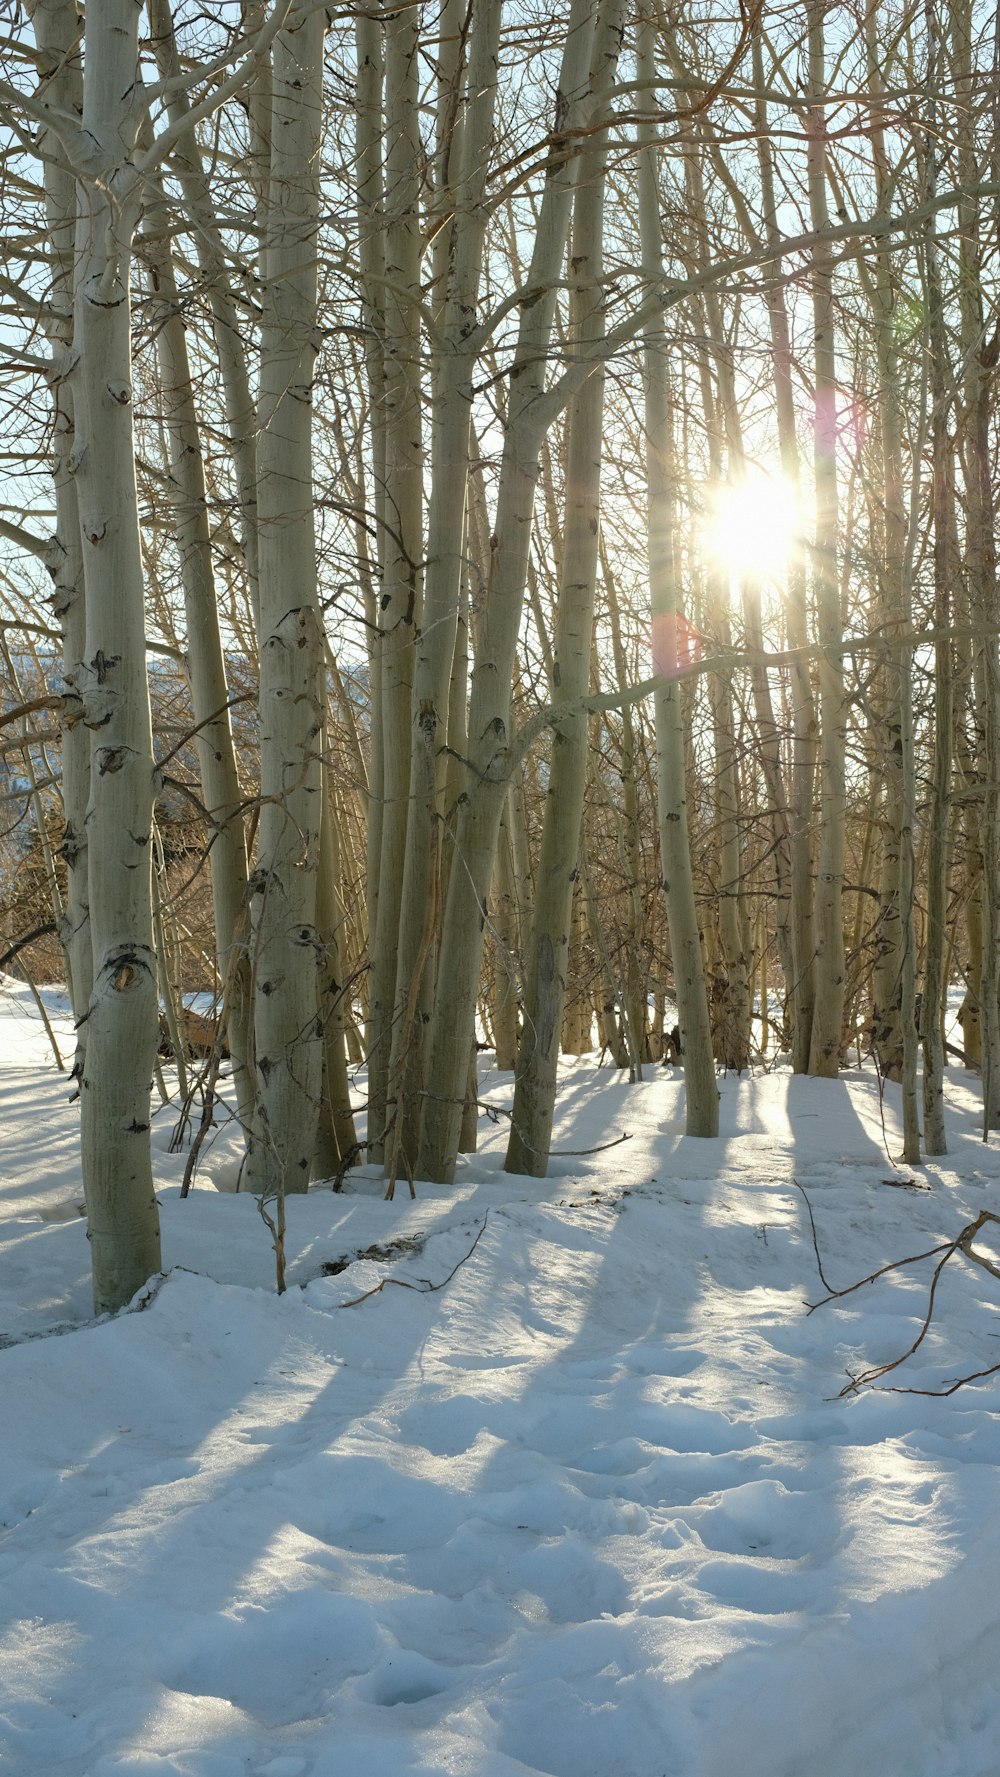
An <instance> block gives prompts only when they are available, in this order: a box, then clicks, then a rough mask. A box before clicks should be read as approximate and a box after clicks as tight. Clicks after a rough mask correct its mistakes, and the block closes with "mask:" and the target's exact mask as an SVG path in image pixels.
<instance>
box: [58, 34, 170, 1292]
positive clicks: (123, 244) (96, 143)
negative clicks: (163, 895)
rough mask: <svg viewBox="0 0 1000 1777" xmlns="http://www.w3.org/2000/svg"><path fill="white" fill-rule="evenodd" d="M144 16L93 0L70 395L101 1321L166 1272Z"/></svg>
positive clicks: (88, 1137)
mask: <svg viewBox="0 0 1000 1777" xmlns="http://www.w3.org/2000/svg"><path fill="white" fill-rule="evenodd" d="M138 25H139V13H138V8H137V7H136V6H135V4H134V0H91V3H90V5H89V6H88V9H87V41H86V55H85V64H84V84H83V143H85V144H86V149H85V150H84V149H83V147H81V155H82V154H83V152H86V154H87V160H86V164H85V165H84V166H83V168H82V172H83V176H82V177H81V178H80V179H79V181H78V214H77V263H76V314H75V327H74V359H75V363H74V368H73V371H72V388H73V403H74V414H75V420H76V442H75V446H74V453H73V454H74V461H75V463H76V477H77V495H78V499H79V506H80V524H81V534H82V539H83V563H84V583H85V587H86V606H87V624H86V642H85V646H84V657H83V660H82V661H81V662H80V664H79V667H78V669H77V684H78V686H79V688H80V690H81V692H82V696H83V705H84V720H85V722H86V724H87V726H88V728H89V729H90V730H91V732H92V735H93V751H92V761H91V771H92V777H91V800H90V807H89V809H88V813H87V824H88V837H89V866H90V924H91V934H92V939H93V955H94V986H93V993H92V996H91V1001H90V1010H89V1013H88V1015H87V1024H88V1029H87V1047H86V1055H85V1059H84V1066H83V1074H82V1080H81V1117H82V1155H83V1182H84V1193H85V1196H86V1202H87V1216H88V1221H89V1235H90V1248H91V1258H92V1262H93V1274H94V1306H95V1309H96V1310H97V1312H98V1313H102V1312H105V1311H108V1310H111V1311H113V1310H114V1309H117V1308H121V1307H122V1305H123V1304H124V1303H126V1302H127V1301H128V1300H129V1299H130V1297H131V1296H133V1295H134V1294H135V1291H136V1290H137V1289H139V1288H140V1287H141V1286H142V1284H144V1283H145V1282H146V1279H147V1278H148V1277H149V1276H150V1274H151V1273H152V1272H155V1271H158V1270H159V1267H160V1236H159V1219H158V1215H157V1209H156V1199H155V1197H154V1195H153V1174H152V1166H151V1161H150V1145H149V1121H150V1107H149V1095H150V1082H151V1080H152V1076H153V1062H154V1058H155V1054H156V1029H157V1025H156V956H155V952H154V947H153V927H152V912H151V889H150V858H151V849H152V848H151V844H150V839H151V831H152V815H153V749H152V736H151V731H150V714H149V692H148V687H147V683H146V633H145V606H144V596H143V595H144V587H143V574H142V557H141V553H140V543H139V511H138V502H137V498H136V485H135V442H134V436H133V426H132V366H131V337H130V305H129V279H130V270H131V255H132V240H133V235H134V231H135V225H136V222H137V220H138V214H139V183H138V179H137V176H136V172H135V165H134V153H135V143H136V124H137V112H136V109H135V95H136V82H137V78H138Z"/></svg>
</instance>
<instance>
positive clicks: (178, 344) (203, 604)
mask: <svg viewBox="0 0 1000 1777" xmlns="http://www.w3.org/2000/svg"><path fill="white" fill-rule="evenodd" d="M167 229H168V218H167V212H166V207H165V205H162V204H157V205H156V206H155V207H154V208H153V209H152V210H151V212H150V213H149V215H148V218H147V223H146V228H145V232H144V235H143V237H142V241H141V247H142V255H143V258H144V259H145V261H146V264H147V266H148V268H149V274H150V278H151V281H152V285H153V291H154V305H153V319H154V326H155V330H156V344H157V357H158V362H159V370H160V392H159V393H160V403H161V412H162V422H163V429H164V432H165V435H166V439H167V447H168V450H169V469H170V490H169V498H170V503H171V506H172V508H173V514H174V523H173V532H174V540H175V542H176V545H177V552H178V555H179V558H180V574H181V587H182V590H183V594H184V615H185V620H186V623H187V656H186V663H187V677H188V684H189V687H190V691H191V707H192V711H193V714H194V720H195V725H196V729H197V732H196V734H195V748H196V751H197V755H198V768H199V775H200V778H201V787H202V799H203V802H204V805H205V811H206V814H207V816H208V823H209V835H208V837H209V852H208V862H209V872H210V876H211V883H212V906H213V911H214V915H215V950H216V964H217V968H218V975H219V982H220V986H221V991H222V1018H223V1023H224V1027H225V1031H226V1035H227V1038H228V1041H229V1052H230V1055H231V1057H232V1064H233V1075H232V1078H233V1091H234V1094H235V1097H236V1108H237V1115H238V1116H239V1119H240V1123H241V1125H242V1127H243V1129H244V1130H245V1131H247V1132H249V1129H250V1125H251V1121H252V1117H253V1101H254V1092H253V1076H252V1072H251V1067H250V1058H251V1051H252V1017H253V1006H252V1000H251V987H250V958H249V944H248V936H249V931H248V921H249V909H248V906H247V850H246V835H245V833H244V829H243V815H242V809H241V802H242V797H241V792H240V781H239V774H238V771H237V767H236V752H235V748H234V746H233V731H232V725H231V723H230V719H229V708H228V701H229V687H228V684H227V679H226V663H225V658H224V655H223V651H222V635H221V631H220V629H219V611H218V604H217V600H216V588H215V575H214V571H213V567H212V545H211V531H210V525H209V517H208V503H207V498H206V492H205V470H204V464H203V461H202V453H201V433H200V428H199V424H198V414H197V411H196V408H195V402H194V385H193V382H192V378H191V365H190V362H189V359H188V350H187V334H186V329H185V326H184V322H183V320H182V318H181V315H182V311H181V303H180V297H179V294H178V290H177V280H176V277H175V274H174V266H173V259H172V255H171V252H170V244H169V234H168V232H167Z"/></svg>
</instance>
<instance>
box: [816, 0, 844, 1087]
mask: <svg viewBox="0 0 1000 1777" xmlns="http://www.w3.org/2000/svg"><path fill="white" fill-rule="evenodd" d="M825 10H826V0H809V82H810V91H811V95H812V96H813V98H814V99H816V100H817V103H816V104H815V105H814V107H813V109H812V111H811V113H810V116H809V125H808V128H809V140H808V150H807V152H808V174H809V209H810V219H811V222H812V227H813V230H814V231H815V232H816V234H817V235H818V236H820V240H819V242H818V245H817V246H816V247H815V248H814V251H813V266H812V306H813V328H814V363H815V405H814V417H813V441H814V454H813V474H814V479H815V485H816V530H815V543H814V547H813V583H814V587H815V593H816V611H817V628H818V632H819V641H820V645H821V648H822V650H823V651H822V653H821V655H820V663H819V685H820V758H819V768H820V785H819V826H820V845H819V859H818V864H817V880H816V1003H815V1008H814V1012H813V1027H812V1038H811V1042H810V1049H809V1072H810V1073H811V1074H819V1075H823V1076H827V1077H829V1078H836V1075H837V1072H838V1069H839V1067H840V1042H841V1028H842V1025H843V1020H844V974H845V961H844V920H843V893H844V842H845V828H846V820H847V795H846V789H845V779H844V723H845V721H846V712H845V707H844V666H843V660H842V658H841V654H840V643H841V639H842V636H843V623H842V617H841V597H840V576H839V572H838V541H839V536H838V531H839V507H838V499H837V353H836V340H835V334H834V318H833V266H832V253H831V249H830V247H829V245H828V243H827V242H826V241H825V240H823V238H822V237H823V236H824V235H825V233H826V231H827V230H828V227H829V213H828V207H827V196H826V116H825V110H824V107H823V105H822V103H820V102H818V101H820V100H821V99H822V97H823V94H824V92H825V90H826V53H825V35H824V13H825Z"/></svg>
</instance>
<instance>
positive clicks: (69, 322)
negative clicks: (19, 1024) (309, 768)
mask: <svg viewBox="0 0 1000 1777" xmlns="http://www.w3.org/2000/svg"><path fill="white" fill-rule="evenodd" d="M27 10H28V13H29V16H30V18H31V23H32V28H33V30H34V35H35V43H36V45H37V47H38V50H39V53H40V54H41V56H42V58H43V61H42V67H43V70H44V71H45V72H44V75H43V80H42V83H41V84H40V86H39V90H38V94H37V97H38V99H39V100H40V101H41V102H42V103H44V104H51V105H52V106H53V107H54V108H55V109H56V110H58V111H62V112H64V113H66V114H67V115H69V116H76V115H78V114H79V113H80V111H81V109H82V105H83V71H82V62H81V55H80V48H81V34H82V30H83V21H82V18H81V16H80V13H79V11H78V8H77V5H76V0H31V4H29V6H28V8H27ZM39 148H40V149H41V151H42V153H43V154H44V155H45V159H44V163H43V164H44V177H45V212H46V220H47V223H48V228H49V238H50V246H51V252H52V256H53V262H54V263H53V275H52V282H51V288H50V292H49V300H48V316H49V320H48V325H47V331H48V336H49V340H50V343H51V349H52V368H51V375H50V382H51V388H52V406H53V427H52V445H53V449H52V458H53V484H54V491H55V505H56V523H55V535H54V537H53V540H52V545H51V549H50V551H49V554H48V557H47V561H46V565H47V567H48V570H49V573H50V574H51V577H52V610H53V614H54V616H55V618H56V621H57V623H58V624H59V627H60V629H61V631H62V670H63V678H64V680H65V682H66V684H67V686H69V688H70V690H71V691H74V690H79V689H80V687H79V685H78V681H77V673H78V666H79V663H80V661H81V660H83V658H84V655H85V637H86V607H85V602H84V577H83V543H82V536H81V531H80V513H79V505H78V499H77V486H76V482H75V480H74V474H73V471H74V464H75V459H74V450H75V442H76V441H75V420H74V412H73V381H72V378H71V377H70V378H67V376H66V372H67V370H68V369H69V366H70V362H71V356H72V351H73V260H74V250H75V247H74V241H75V233H76V187H75V182H74V179H73V175H72V173H71V172H70V171H69V169H68V167H67V166H66V165H65V162H64V156H63V153H62V147H61V144H60V142H59V140H58V137H56V136H51V137H50V136H49V134H48V132H46V131H45V130H42V132H41V134H40V139H39ZM61 751H62V802H63V822H64V825H63V835H62V840H61V843H60V846H59V855H60V857H61V858H62V859H63V862H64V863H65V865H66V900H65V904H64V906H63V909H62V916H61V918H60V920H59V936H60V938H61V940H62V945H63V951H64V953H65V957H66V979H67V986H68V987H69V991H70V999H71V1004H72V1007H73V1017H74V1020H75V1023H76V1027H77V1053H76V1059H75V1061H74V1066H73V1077H74V1079H77V1080H79V1078H80V1075H81V1073H82V1069H83V1057H84V1049H85V1047H86V1039H87V1023H86V1019H85V1014H86V1011H87V1007H88V1005H89V1003H90V995H91V990H92V987H93V976H94V958H93V948H92V943H91V931H90V885H89V860H88V843H89V841H88V831H87V821H86V814H87V803H88V799H89V795H90V735H89V733H88V731H87V728H86V726H85V724H84V723H83V722H81V721H79V720H75V721H67V722H66V723H65V725H64V727H63V733H62V748H61Z"/></svg>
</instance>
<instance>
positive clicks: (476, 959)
mask: <svg viewBox="0 0 1000 1777" xmlns="http://www.w3.org/2000/svg"><path fill="white" fill-rule="evenodd" d="M609 12H610V13H611V14H612V15H613V18H614V23H613V25H612V31H611V34H612V35H613V34H614V32H615V31H616V29H617V0H602V4H601V5H600V6H599V7H598V8H597V9H596V13H597V17H598V19H599V22H598V25H597V37H598V39H599V40H600V42H601V44H602V46H603V45H604V44H605V43H606V41H607V39H608V35H609V31H608V22H607V21H608V14H609ZM594 22H595V8H594V6H593V3H592V0H573V4H572V5H571V7H570V16H569V20H568V23H567V29H566V39H565V46H564V51H563V59H562V67H561V70H560V75H559V83H558V95H557V115H556V137H555V140H554V142H553V144H552V147H551V149H550V153H549V160H548V167H547V176H546V181H545V189H544V194H543V197H542V203H541V208H540V212H539V217H538V225H537V228H536V232H535V241H534V249H533V253H532V260H531V267H530V269H529V272H528V279H527V283H528V287H529V289H530V290H531V291H532V292H535V291H537V292H538V296H537V299H535V300H532V301H531V302H530V303H525V304H524V305H523V306H522V310H521V320H520V325H519V329H518V343H517V348H516V351H515V354H514V363H513V366H512V368H511V374H510V393H509V398H508V409H507V423H506V426H505V430H504V447H503V458H502V463H501V469H500V487H499V492H498V497H497V512H496V522H495V529H494V538H493V541H494V547H493V548H492V549H491V551H490V573H489V586H488V591H487V596H486V600H485V609H484V612H483V618H482V623H481V626H480V631H479V635H478V637H477V646H476V658H475V665H474V667H473V672H472V688H471V698H470V706H469V754H470V764H471V770H470V771H469V772H468V773H467V777H466V784H465V786H464V789H463V796H464V800H463V801H462V803H461V806H460V809H459V815H458V821H457V827H456V838H455V850H456V862H455V866H454V868H453V869H452V870H451V873H450V876H449V882H448V899H447V902H446V905H445V912H444V924H443V928H442V938H441V953H442V956H443V957H446V958H447V967H446V968H443V969H442V970H441V971H440V972H439V975H438V982H437V991H436V994H435V1002H434V1013H433V1020H432V1025H431V1037H430V1051H429V1061H428V1093H429V1096H428V1098H427V1100H426V1103H425V1107H424V1118H423V1128H422V1134H421V1142H420V1148H419V1153H418V1170H419V1172H420V1173H421V1175H422V1176H423V1177H425V1178H430V1179H435V1180H439V1181H441V1182H443V1183H449V1184H450V1183H451V1181H452V1179H453V1177H454V1171H455V1159H456V1156H457V1152H458V1140H459V1131H460V1127H461V1120H462V1110H463V1106H464V1102H465V1087H466V1080H467V1068H468V1056H469V1047H470V1044H471V1043H472V1040H473V1034H474V1030H475V1015H476V1000H477V996H478V990H479V972H480V966H481V962H482V953H483V932H484V928H485V920H486V909H487V896H488V893H489V887H490V881H491V877H492V873H493V860H494V856H495V853H496V842H497V834H498V831H499V825H500V811H501V808H502V806H503V799H504V796H505V794H506V789H507V783H508V778H509V761H508V756H507V748H508V739H509V731H510V720H511V685H512V682H513V668H514V654H515V650H516V647H517V639H518V628H519V624H520V617H521V608H522V603H523V598H524V586H525V581H526V578H527V569H528V551H529V547H530V539H531V517H532V511H533V507H534V498H535V488H536V485H537V481H538V468H539V452H540V449H541V443H542V439H543V437H544V435H545V432H546V430H547V428H548V424H549V422H550V419H551V417H552V416H551V415H550V414H549V413H548V411H547V410H546V409H545V407H544V406H543V404H542V402H541V401H540V396H541V393H542V389H543V387H544V380H545V364H546V358H547V354H548V349H549V340H550V335H551V330H552V320H553V315H554V311H555V289H554V286H555V284H556V281H557V279H558V277H559V274H560V270H561V267H562V261H563V254H564V251H565V245H566V231H567V227H568V223H569V213H570V206H571V203H572V195H573V180H572V171H573V161H574V149H575V146H576V140H575V134H574V132H575V129H576V128H577V127H578V126H579V125H580V124H581V123H583V122H585V121H586V118H587V115H588V110H587V92H588V79H587V76H588V70H589V66H590V57H591V44H592V43H593V42H594ZM600 59H601V57H600V54H599V55H598V60H600ZM563 131H565V132H566V135H565V137H564V135H563V133H562V132H563Z"/></svg>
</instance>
